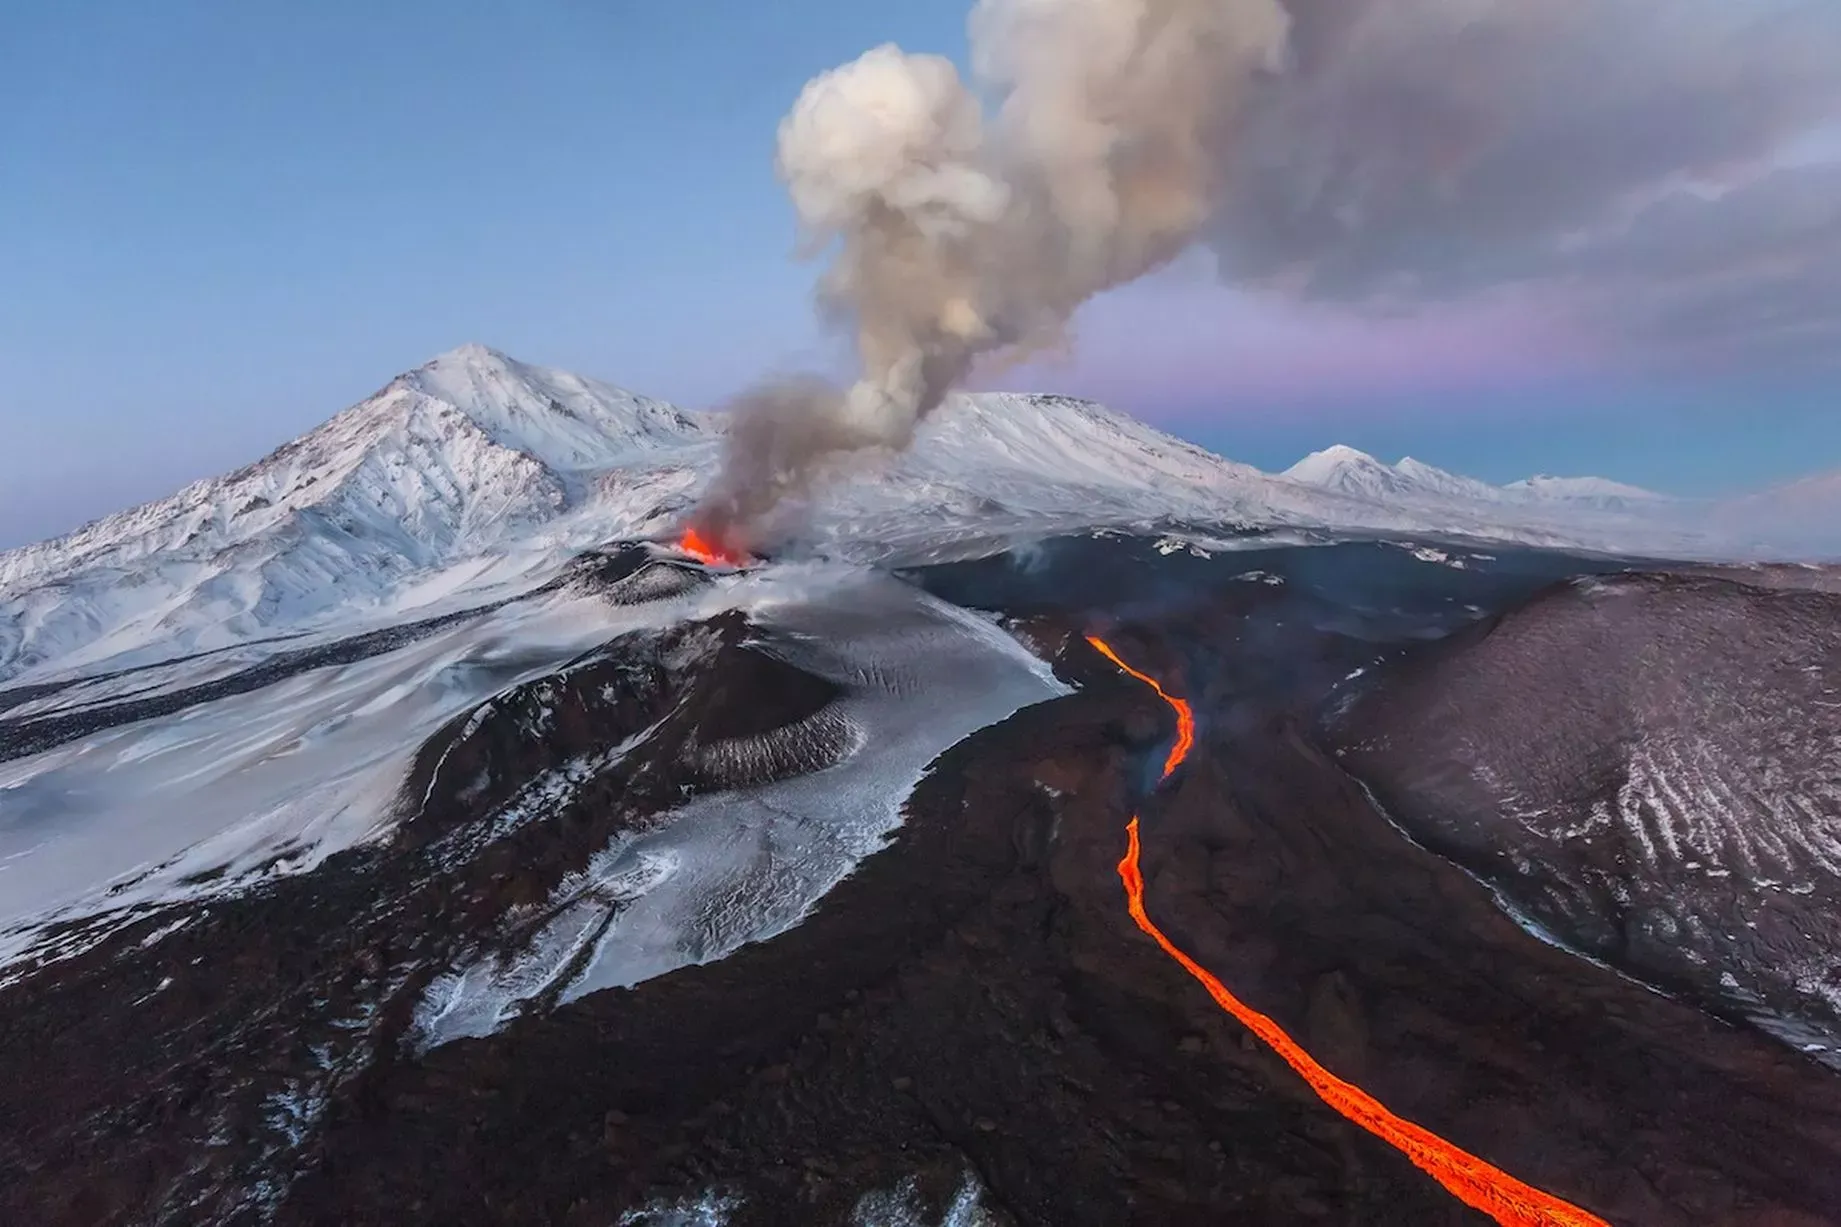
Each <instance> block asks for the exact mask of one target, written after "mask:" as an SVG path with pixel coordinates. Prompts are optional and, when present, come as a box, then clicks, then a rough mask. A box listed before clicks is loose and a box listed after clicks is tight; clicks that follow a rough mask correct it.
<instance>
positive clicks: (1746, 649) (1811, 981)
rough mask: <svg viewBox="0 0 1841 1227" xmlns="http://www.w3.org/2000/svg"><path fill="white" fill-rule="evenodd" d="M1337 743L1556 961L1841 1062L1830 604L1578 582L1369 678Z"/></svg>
mask: <svg viewBox="0 0 1841 1227" xmlns="http://www.w3.org/2000/svg"><path fill="white" fill-rule="evenodd" d="M1332 729H1333V737H1334V739H1335V741H1336V743H1337V745H1338V746H1339V747H1340V748H1341V749H1340V752H1341V753H1342V755H1343V761H1344V763H1345V764H1346V765H1347V766H1349V767H1350V768H1351V769H1352V770H1354V771H1355V772H1356V773H1357V774H1358V775H1360V776H1361V777H1362V778H1363V779H1364V780H1366V781H1367V782H1368V783H1369V785H1370V786H1371V787H1373V788H1374V790H1375V791H1376V793H1377V794H1378V795H1379V796H1380V798H1381V799H1382V801H1383V802H1384V803H1385V804H1386V806H1387V807H1388V808H1389V810H1390V811H1391V812H1392V813H1393V815H1394V816H1395V817H1396V818H1397V819H1398V820H1399V821H1400V822H1401V823H1402V824H1403V825H1405V826H1406V827H1407V828H1408V829H1409V830H1410V831H1411V832H1412V833H1413V834H1414V835H1415V836H1416V837H1418V838H1420V839H1422V840H1424V841H1425V842H1427V843H1428V844H1429V845H1431V846H1432V847H1434V848H1436V849H1438V850H1439V851H1441V852H1444V853H1446V854H1448V855H1450V856H1452V857H1454V858H1456V859H1458V860H1459V861H1461V862H1462V863H1463V864H1465V865H1466V866H1468V867H1470V868H1471V869H1473V870H1474V871H1475V872H1477V873H1478V874H1480V875H1481V876H1483V877H1484V878H1485V879H1486V880H1487V881H1489V882H1490V883H1491V884H1492V885H1494V886H1495V887H1496V888H1497V889H1499V890H1500V891H1501V892H1502V893H1503V895H1504V896H1505V898H1506V899H1507V900H1508V901H1509V902H1510V903H1511V904H1512V905H1513V906H1514V907H1515V908H1516V909H1517V910H1518V911H1519V912H1520V913H1522V914H1523V915H1524V916H1525V917H1526V918H1527V919H1528V920H1530V921H1531V922H1533V923H1534V924H1536V925H1538V926H1540V927H1541V928H1543V929H1545V930H1546V931H1548V932H1550V933H1551V934H1553V935H1554V936H1555V937H1556V938H1557V939H1558V940H1560V941H1562V942H1564V943H1565V944H1567V945H1569V946H1572V947H1573V948H1575V949H1579V950H1583V951H1585V952H1586V953H1588V954H1591V955H1593V956H1595V957H1598V958H1602V959H1604V960H1606V961H1608V962H1610V963H1612V964H1614V965H1615V966H1617V967H1619V968H1622V969H1624V970H1625V971H1627V972H1629V973H1630V974H1632V975H1635V976H1637V977H1638V978H1640V979H1643V980H1645V981H1647V982H1650V983H1654V984H1658V985H1661V986H1664V987H1666V988H1669V989H1671V990H1675V991H1681V992H1687V993H1690V994H1691V995H1693V996H1694V997H1695V998H1696V999H1698V1000H1701V1001H1704V1002H1708V1003H1711V1004H1714V1005H1716V1006H1719V1007H1721V1008H1723V1009H1724V1010H1725V1011H1727V1012H1729V1013H1732V1014H1735V1015H1745V1016H1750V1017H1753V1018H1756V1019H1758V1020H1759V1021H1760V1022H1762V1023H1763V1024H1764V1025H1766V1026H1767V1027H1769V1028H1770V1029H1771V1030H1773V1031H1774V1032H1776V1033H1777V1034H1779V1035H1781V1036H1783V1037H1784V1038H1786V1039H1788V1040H1790V1041H1792V1042H1795V1043H1797V1044H1798V1045H1799V1046H1801V1047H1806V1048H1807V1049H1808V1050H1809V1051H1811V1052H1814V1053H1817V1054H1818V1055H1822V1056H1824V1057H1825V1058H1827V1059H1833V1060H1841V596H1837V595H1835V594H1832V593H1826V592H1821V591H1810V590H1799V589H1797V588H1792V587H1788V586H1781V585H1779V586H1773V587H1768V588H1767V587H1760V586H1753V585H1751V584H1741V583H1735V582H1730V581H1727V580H1721V579H1715V578H1709V577H1704V576H1684V575H1670V574H1642V575H1636V574H1633V575H1628V576H1621V577H1615V578H1605V579H1592V580H1580V581H1577V582H1573V583H1569V584H1565V585H1561V586H1559V587H1556V588H1553V589H1551V590H1549V591H1547V592H1545V593H1543V594H1541V595H1540V596H1539V597H1537V598H1536V599H1534V600H1532V601H1530V602H1528V603H1527V604H1525V605H1523V606H1521V607H1519V608H1516V609H1514V610H1513V611H1511V612H1509V613H1507V614H1505V615H1503V616H1502V617H1500V618H1497V619H1492V620H1491V621H1489V622H1487V623H1485V624H1482V625H1479V626H1477V627H1475V628H1473V629H1472V630H1470V631H1467V632H1464V633H1461V634H1458V635H1455V636H1453V637H1451V638H1450V639H1448V640H1445V641H1443V642H1441V643H1439V644H1437V645H1435V646H1433V647H1430V648H1427V649H1425V650H1422V651H1418V652H1414V653H1411V654H1409V655H1407V656H1406V657H1405V658H1403V659H1401V660H1399V661H1398V662H1396V663H1394V664H1392V665H1390V666H1388V667H1386V668H1384V669H1382V670H1380V671H1379V672H1378V673H1377V674H1376V675H1375V676H1373V677H1372V678H1369V679H1365V680H1364V682H1363V684H1362V685H1361V686H1360V687H1359V689H1358V690H1357V691H1356V697H1355V698H1354V699H1353V702H1351V703H1350V704H1349V705H1348V706H1347V708H1346V710H1344V711H1343V712H1342V713H1341V714H1340V715H1339V716H1338V717H1337V718H1336V719H1335V720H1334V721H1333V725H1332Z"/></svg>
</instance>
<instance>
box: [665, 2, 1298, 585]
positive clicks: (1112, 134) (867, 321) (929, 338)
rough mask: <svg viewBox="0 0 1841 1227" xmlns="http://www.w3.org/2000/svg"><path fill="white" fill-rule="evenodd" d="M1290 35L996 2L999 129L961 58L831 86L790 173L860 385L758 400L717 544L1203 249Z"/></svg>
mask: <svg viewBox="0 0 1841 1227" xmlns="http://www.w3.org/2000/svg"><path fill="white" fill-rule="evenodd" d="M1288 26H1289V20H1288V18H1287V16H1286V12H1285V9H1284V8H1283V6H1282V5H1281V4H1280V3H1279V0H979V3H978V4H977V6H976V8H975V9H974V11H973V13H972V16H971V33H972V43H973V63H974V68H975V71H976V73H977V75H978V77H979V84H980V85H982V86H983V87H984V88H985V90H986V91H987V92H988V93H990V94H992V95H994V96H995V97H996V98H997V99H998V105H997V107H996V110H995V114H994V115H987V114H986V112H985V109H984V107H983V106H982V105H981V103H980V100H979V95H978V94H976V93H974V92H973V90H972V89H970V88H968V86H967V85H966V83H965V82H964V81H962V80H961V79H960V77H959V74H958V71H957V69H956V68H955V67H954V66H953V64H952V63H951V62H950V61H948V60H945V59H942V58H940V57H938V56H931V55H910V54H907V53H904V52H903V51H901V50H900V49H898V48H896V47H894V46H882V47H878V48H875V49H874V50H872V51H869V52H867V53H866V54H864V55H863V56H862V57H861V58H860V59H858V60H856V61H855V62H854V63H851V64H847V65H845V66H844V67H842V68H838V69H835V70H833V71H831V72H828V73H825V74H824V75H822V76H820V77H818V78H817V79H815V80H813V81H812V82H811V83H809V84H808V85H807V86H806V88H805V90H804V92H803V93H802V94H801V95H800V97H799V100H798V101H797V103H796V104H795V105H794V107H793V110H792V112H791V114H789V115H788V116H787V117H786V119H785V120H784V121H783V122H782V123H781V125H780V132H779V150H778V169H779V173H780V177H781V179H782V180H783V181H784V182H785V184H786V186H787V189H788V191H789V193H790V194H791V196H792V200H793V204H794V207H795V208H796V210H797V212H798V215H799V220H800V223H801V226H802V228H803V230H804V242H805V245H806V248H805V249H806V250H807V251H808V252H809V253H813V254H819V253H829V255H830V259H831V263H830V266H829V268H828V270H827V272H826V274H825V276H824V278H823V280H822V282H821V286H820V301H821V306H822V309H823V310H824V312H825V314H826V315H827V317H828V318H830V319H831V320H833V321H835V322H836V323H838V324H839V325H840V326H843V327H845V328H848V329H849V330H850V331H851V333H852V334H853V336H854V339H855V348H856V356H857V360H858V364H859V377H858V379H857V381H856V382H855V383H854V384H853V385H852V386H850V387H849V388H847V389H837V388H832V387H829V386H827V385H825V384H824V383H823V382H822V381H819V380H816V379H804V378H802V379H797V380H791V381H785V382H781V383H777V384H773V385H769V386H766V387H763V388H760V389H757V390H755V391H754V392H751V393H749V394H748V395H746V396H745V397H744V398H743V399H742V400H741V401H740V402H739V403H738V404H737V405H736V406H735V416H734V424H733V427H732V430H731V433H730V436H729V441H728V452H727V456H726V460H725V463H724V466H723V469H722V471H721V473H720V474H719V476H718V478H717V480H716V482H715V484H714V486H713V487H712V489H711V491H710V493H709V495H708V497H707V498H706V499H705V501H704V504H703V505H702V507H700V508H699V509H698V511H697V512H696V513H695V515H694V517H693V518H694V521H695V523H696V524H697V526H698V527H699V528H701V529H702V530H703V531H704V532H706V533H707V534H709V535H711V536H712V537H713V538H714V539H716V540H718V541H721V542H722V543H723V544H724V545H725V546H727V547H729V548H735V549H746V548H748V547H749V546H751V545H752V544H754V541H755V538H757V537H758V536H759V535H760V533H761V532H762V531H763V529H764V527H765V525H766V524H767V522H768V521H769V519H770V518H771V516H772V514H773V512H774V511H775V510H776V509H777V508H778V507H780V506H781V505H782V504H783V502H785V501H786V500H788V499H789V498H796V497H797V496H799V495H802V494H804V493H805V492H806V491H807V490H808V489H809V488H810V487H811V485H812V483H813V482H814V481H815V480H817V479H818V478H819V477H820V476H821V475H822V474H823V473H825V472H826V470H827V469H828V468H829V467H830V465H831V464H832V463H834V462H836V461H838V460H840V459H841V458H845V457H849V456H851V455H854V454H859V453H862V452H865V451H871V450H874V449H886V450H899V449H901V448H904V447H906V446H907V444H908V443H909V442H910V441H911V440H912V438H913V435H914V430H915V426H916V425H917V424H918V423H919V422H920V420H921V419H922V418H923V417H925V416H926V415H927V414H928V413H929V412H931V411H932V410H933V409H935V408H937V407H938V406H939V405H940V403H941V402H942V401H943V400H944V399H945V397H946V395H947V393H948V392H950V391H951V390H952V389H953V388H954V387H955V386H956V385H958V384H959V383H961V382H962V381H963V380H964V379H965V377H966V376H967V374H968V373H969V372H970V370H971V368H972V365H973V363H974V362H976V361H978V360H979V359H980V358H982V357H984V356H986V355H992V354H999V353H1002V352H1004V351H1018V352H1020V351H1022V350H1024V349H1026V348H1027V347H1031V346H1035V345H1041V344H1049V343H1052V342H1054V341H1055V340H1056V339H1057V338H1058V336H1059V334H1060V333H1061V331H1062V329H1063V328H1064V327H1065V326H1066V324H1067V322H1068V320H1069V318H1070V317H1071V316H1072V314H1073V312H1074V310H1075V309H1076V308H1077V307H1078V306H1079V305H1080V304H1081V303H1082V302H1084V301H1085V300H1086V299H1088V298H1090V297H1092V296H1093V295H1094V294H1097V293H1099V292H1100V291H1102V290H1105V289H1107V288H1109V287H1111V286H1115V285H1118V284H1120V283H1122V282H1126V281H1130V280H1132V279H1134V278H1136V277H1140V276H1142V275H1144V274H1145V273H1147V272H1149V271H1151V270H1152V269H1155V268H1157V267H1158V266H1160V265H1162V264H1164V263H1166V262H1167V261H1169V260H1170V259H1172V258H1173V257H1175V256H1176V255H1177V254H1178V253H1180V252H1181V251H1182V250H1183V249H1184V248H1185V247H1187V246H1188V245H1189V244H1190V243H1192V242H1193V241H1194V240H1195V239H1196V237H1197V235H1198V234H1199V233H1200V231H1201V229H1202V227H1203V226H1204V225H1205V224H1206V223H1207V221H1208V219H1209V217H1210V215H1211V214H1212V212H1213V208H1214V204H1215V201H1216V198H1217V196H1218V192H1219V188H1220V167H1221V157H1220V154H1221V151H1222V150H1223V149H1224V148H1225V147H1226V145H1227V143H1228V141H1229V139H1230V136H1231V132H1232V128H1233V126H1234V123H1235V120H1236V116H1237V111H1238V106H1239V103H1240V101H1241V98H1242V96H1243V95H1244V93H1245V91H1246V90H1247V88H1248V86H1249V85H1250V83H1251V82H1252V81H1253V80H1254V79H1255V78H1256V77H1257V76H1258V75H1259V74H1261V73H1262V72H1265V71H1269V70H1273V69H1276V68H1277V67H1279V66H1280V64H1281V62H1282V58H1283V55H1284V51H1285V46H1286V34H1287V29H1288Z"/></svg>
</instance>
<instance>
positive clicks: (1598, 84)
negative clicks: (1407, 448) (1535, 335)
mask: <svg viewBox="0 0 1841 1227" xmlns="http://www.w3.org/2000/svg"><path fill="white" fill-rule="evenodd" d="M1288 8H1289V11H1290V13H1291V15H1292V18H1293V21H1292V31H1291V53H1292V64H1291V68H1290V70H1289V71H1288V72H1287V73H1285V74H1284V75H1283V76H1282V77H1281V78H1278V79H1274V80H1272V81H1270V82H1268V83H1264V84H1262V86H1261V87H1260V89H1259V90H1258V92H1257V94H1256V96H1254V97H1253V98H1252V99H1250V100H1249V103H1248V106H1247V108H1246V112H1245V113H1246V119H1247V122H1246V123H1245V125H1244V126H1243V128H1242V129H1241V131H1240V132H1239V134H1238V139H1237V143H1236V144H1235V146H1234V147H1233V148H1232V149H1231V150H1230V151H1228V155H1227V159H1226V162H1225V168H1226V169H1225V174H1224V179H1223V181H1224V183H1225V184H1226V185H1227V186H1228V191H1227V192H1226V193H1225V194H1224V196H1223V198H1222V200H1221V202H1220V207H1219V209H1218V212H1217V215H1216V216H1215V218H1214V219H1213V220H1212V221H1211V223H1210V226H1209V232H1208V241H1209V242H1210V244H1211V245H1212V246H1213V247H1214V249H1215V251H1216V252H1217V253H1218V254H1219V257H1220V262H1221V267H1222V271H1223V274H1224V276H1226V277H1227V278H1229V279H1230V280H1233V281H1236V282H1239V283H1242V284H1247V285H1255V286H1265V287H1268V288H1271V289H1273V290H1275V291H1279V292H1284V293H1288V294H1293V295H1297V296H1301V297H1305V298H1309V299H1312V300H1316V301H1319V302H1324V303H1331V304H1337V303H1340V304H1345V305H1350V306H1354V307H1360V308H1375V309H1385V310H1394V311H1399V310H1412V309H1415V308H1420V307H1424V306H1428V305H1432V306H1436V305H1441V304H1449V303H1453V302H1460V301H1462V300H1464V299H1466V298H1467V297H1469V296H1472V295H1477V294H1482V293H1488V292H1493V291H1501V290H1503V289H1504V288H1508V289H1512V290H1515V291H1518V292H1523V293H1540V294H1545V295H1548V296H1550V297H1552V298H1554V299H1555V300H1556V301H1558V302H1559V303H1561V304H1562V305H1563V306H1564V308H1565V310H1566V312H1567V313H1568V314H1569V315H1570V316H1571V317H1572V318H1574V319H1575V320H1576V321H1577V323H1578V324H1579V326H1580V327H1581V329H1582V330H1587V331H1590V332H1591V333H1592V334H1594V335H1598V336H1602V337H1604V338H1606V339H1607V340H1610V341H1612V342H1614V343H1619V344H1623V345H1625V346H1626V347H1628V348H1630V349H1632V350H1641V351H1643V352H1644V353H1646V354H1647V356H1648V357H1649V358H1651V359H1653V360H1654V361H1656V362H1657V363H1660V364H1669V363H1675V362H1682V361H1688V360H1692V361H1696V362H1699V361H1704V360H1706V359H1708V358H1709V357H1710V356H1712V355H1711V354H1710V352H1709V350H1708V348H1707V346H1708V345H1709V344H1712V345H1714V346H1715V348H1716V349H1717V350H1718V352H1719V353H1721V354H1724V355H1726V356H1727V357H1729V358H1731V359H1732V360H1734V361H1740V362H1752V363H1756V364H1762V363H1765V362H1768V361H1773V360H1784V361H1792V362H1809V363H1816V362H1821V361H1825V360H1826V359H1827V358H1828V357H1831V356H1832V352H1833V351H1832V350H1828V349H1827V348H1826V342H1825V341H1824V340H1823V339H1822V338H1823V336H1824V335H1825V334H1826V335H1831V334H1832V330H1833V329H1834V327H1835V325H1836V323H1837V322H1841V314H1838V313H1837V307H1836V290H1835V285H1836V282H1835V281H1834V278H1833V269H1834V266H1835V261H1836V258H1837V256H1841V241H1838V238H1837V228H1836V226H1835V225H1834V221H1833V219H1834V216H1835V213H1836V211H1837V209H1838V208H1841V188H1838V187H1837V184H1836V181H1835V179H1834V176H1833V175H1832V174H1826V175H1824V174H1819V173H1818V174H1808V173H1801V172H1798V171H1795V170H1794V169H1791V168H1786V167H1784V166H1783V165H1782V161H1783V158H1784V151H1785V150H1786V148H1788V147H1790V146H1792V145H1793V144H1794V143H1795V142H1797V141H1798V139H1799V138H1802V137H1803V136H1805V135H1806V134H1808V133H1810V132H1811V131H1813V130H1818V129H1820V128H1822V127H1823V126H1824V125H1834V124H1836V123H1837V122H1841V4H1835V3H1832V0H1541V2H1540V3H1531V2H1525V0H1288ZM1824 218H1826V220H1824ZM1779 232H1782V233H1779ZM1767 249H1768V250H1770V251H1772V252H1774V255H1773V256H1772V257H1769V258H1766V257H1765V252H1766V250H1767ZM1791 265H1794V266H1795V267H1791ZM1799 303H1800V304H1802V305H1803V306H1806V307H1807V308H1809V309H1810V310H1812V311H1813V312H1814V313H1815V315H1816V317H1817V318H1815V319H1810V320H1809V323H1810V325H1811V327H1810V328H1809V329H1808V330H1807V336H1808V340H1809V341H1810V342H1811V343H1810V344H1807V345H1803V346H1798V345H1796V344H1794V343H1793V342H1792V341H1791V339H1790V338H1789V337H1788V336H1787V335H1786V333H1785V332H1784V331H1782V330H1773V329H1768V328H1761V327H1758V326H1757V325H1758V324H1760V323H1762V321H1763V319H1764V317H1767V316H1771V315H1777V314H1787V313H1790V312H1792V311H1794V310H1796V304H1799ZM1728 325H1730V328H1731V331H1726V328H1727V326H1728ZM1753 340H1756V341H1757V342H1759V343H1760V345H1761V346H1762V348H1759V349H1756V350H1754V349H1753V348H1752V344H1751V342H1752V341H1753Z"/></svg>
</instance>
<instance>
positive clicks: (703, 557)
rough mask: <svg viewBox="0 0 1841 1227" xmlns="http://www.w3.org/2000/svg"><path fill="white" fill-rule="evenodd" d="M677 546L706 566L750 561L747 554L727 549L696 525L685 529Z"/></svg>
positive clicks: (736, 565) (736, 564) (730, 565)
mask: <svg viewBox="0 0 1841 1227" xmlns="http://www.w3.org/2000/svg"><path fill="white" fill-rule="evenodd" d="M677 548H678V549H679V551H681V552H682V553H685V554H689V555H690V556H691V557H692V558H695V559H696V560H697V561H698V562H700V563H702V564H703V565H704V566H706V567H739V566H742V565H743V564H745V563H746V562H748V561H749V559H748V556H747V555H746V554H742V553H739V552H737V551H735V550H730V549H725V548H724V547H723V546H722V545H721V544H719V543H718V542H716V541H715V540H713V539H712V538H710V537H707V536H705V535H704V533H703V531H702V530H701V529H699V528H698V527H697V526H696V525H694V524H693V525H691V526H689V527H687V528H686V529H685V530H684V535H683V536H681V537H679V538H678V540H677Z"/></svg>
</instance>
